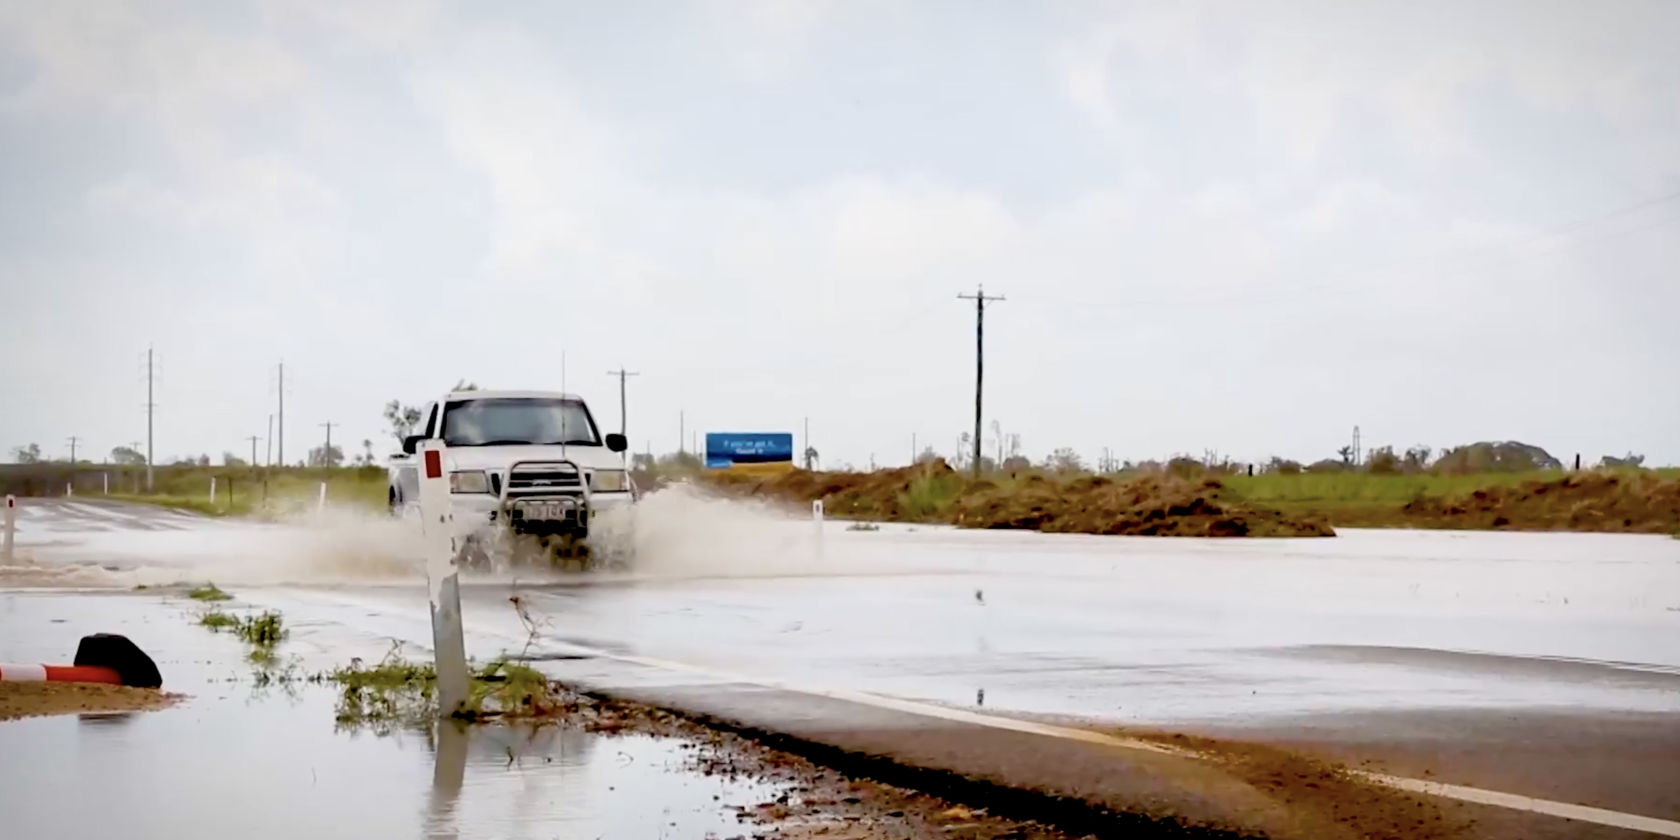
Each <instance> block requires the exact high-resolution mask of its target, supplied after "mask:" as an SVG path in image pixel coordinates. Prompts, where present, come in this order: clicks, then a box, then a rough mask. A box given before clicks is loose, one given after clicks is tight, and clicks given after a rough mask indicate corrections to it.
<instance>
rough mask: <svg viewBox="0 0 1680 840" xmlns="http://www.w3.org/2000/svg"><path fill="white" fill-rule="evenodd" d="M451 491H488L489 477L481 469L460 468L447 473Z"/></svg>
mask: <svg viewBox="0 0 1680 840" xmlns="http://www.w3.org/2000/svg"><path fill="white" fill-rule="evenodd" d="M449 492H451V493H488V492H490V477H489V476H487V475H485V474H484V471H483V470H461V471H459V472H452V473H450V474H449Z"/></svg>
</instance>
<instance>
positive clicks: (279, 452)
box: [274, 362, 286, 466]
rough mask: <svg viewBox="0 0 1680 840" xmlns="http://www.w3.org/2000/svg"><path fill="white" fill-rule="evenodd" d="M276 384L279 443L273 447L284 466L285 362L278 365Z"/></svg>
mask: <svg viewBox="0 0 1680 840" xmlns="http://www.w3.org/2000/svg"><path fill="white" fill-rule="evenodd" d="M276 384H278V385H279V388H278V389H277V390H278V391H279V392H280V438H279V442H278V443H277V444H276V445H275V447H274V449H275V454H276V455H277V456H278V458H279V461H280V465H281V466H285V465H286V363H285V362H281V363H280V377H279V379H278V380H276Z"/></svg>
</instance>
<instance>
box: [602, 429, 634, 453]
mask: <svg viewBox="0 0 1680 840" xmlns="http://www.w3.org/2000/svg"><path fill="white" fill-rule="evenodd" d="M607 448H608V449H610V450H612V451H613V452H623V451H624V450H626V449H629V448H630V441H629V439H627V438H625V437H624V435H621V434H619V433H618V432H610V433H608V434H607Z"/></svg>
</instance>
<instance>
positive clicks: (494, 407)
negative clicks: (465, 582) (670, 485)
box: [389, 391, 637, 568]
mask: <svg viewBox="0 0 1680 840" xmlns="http://www.w3.org/2000/svg"><path fill="white" fill-rule="evenodd" d="M421 418H422V420H421V426H420V428H419V429H418V430H417V431H416V432H415V433H414V434H412V435H410V436H408V437H407V438H405V439H404V440H403V446H402V448H403V454H401V455H397V456H393V458H392V460H391V465H390V470H389V475H390V504H391V510H392V512H393V513H396V514H398V515H404V514H408V513H412V512H414V511H415V510H417V509H418V505H419V501H420V477H419V461H418V459H417V458H416V457H415V452H416V451H417V450H418V448H419V445H420V442H421V441H425V440H439V441H442V442H443V444H444V445H445V446H446V447H448V449H447V450H446V454H445V457H444V469H445V470H446V471H447V472H448V474H449V493H450V495H449V499H450V503H451V505H452V507H453V511H452V512H453V514H454V520H455V529H456V538H457V540H456V544H457V546H458V547H459V550H460V552H461V554H460V559H461V561H462V562H463V563H464V564H465V565H467V566H469V567H484V566H489V565H492V564H497V560H501V559H504V558H505V559H508V560H511V561H513V562H524V561H526V560H527V559H528V558H529V557H530V556H532V554H533V553H535V554H537V555H539V556H541V557H542V558H543V559H545V560H548V561H550V562H556V563H569V562H571V561H573V560H576V561H578V562H579V564H580V565H582V566H583V567H585V568H588V567H589V566H591V565H594V563H595V561H597V560H600V559H603V558H602V556H601V555H602V554H603V552H600V551H591V549H590V546H589V544H588V543H587V542H586V540H587V539H588V537H589V535H590V530H591V528H592V527H593V526H595V525H596V523H597V522H598V521H599V520H600V519H601V518H602V517H603V516H605V515H612V514H611V512H612V511H613V510H614V509H615V508H620V509H621V510H622V514H621V515H628V513H629V509H628V508H627V507H625V506H629V505H632V504H634V502H635V501H636V498H637V492H636V487H635V485H634V483H633V482H632V481H631V480H630V475H629V473H628V472H627V471H626V470H625V465H624V462H623V459H622V455H621V453H623V452H624V450H625V448H626V446H627V442H626V441H625V439H624V436H623V435H620V434H616V433H615V434H606V435H603V434H601V433H600V430H599V428H598V427H597V426H596V424H595V418H594V416H593V415H592V414H590V411H589V406H588V405H587V404H585V403H584V401H583V400H582V399H580V398H578V397H576V396H573V395H571V394H562V393H558V392H553V391H454V392H451V393H449V394H446V395H444V396H443V397H442V398H441V399H439V400H437V401H435V402H432V403H428V404H427V405H426V407H425V409H424V410H423V411H422V413H421ZM626 541H627V540H626ZM533 550H535V551H533ZM606 554H610V555H611V558H610V559H616V560H620V561H622V560H623V559H624V558H625V556H626V555H625V553H624V551H622V550H621V551H613V552H607V553H606Z"/></svg>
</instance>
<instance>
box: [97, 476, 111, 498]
mask: <svg viewBox="0 0 1680 840" xmlns="http://www.w3.org/2000/svg"><path fill="white" fill-rule="evenodd" d="M99 475H100V477H101V478H102V479H104V483H105V495H107V496H109V495H111V474H110V473H100V474H99Z"/></svg>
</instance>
